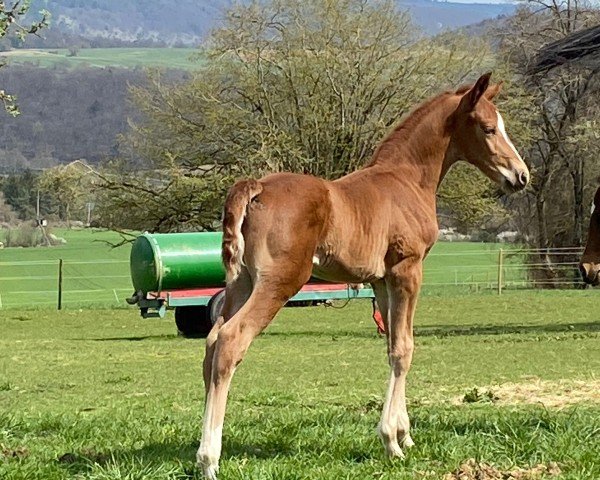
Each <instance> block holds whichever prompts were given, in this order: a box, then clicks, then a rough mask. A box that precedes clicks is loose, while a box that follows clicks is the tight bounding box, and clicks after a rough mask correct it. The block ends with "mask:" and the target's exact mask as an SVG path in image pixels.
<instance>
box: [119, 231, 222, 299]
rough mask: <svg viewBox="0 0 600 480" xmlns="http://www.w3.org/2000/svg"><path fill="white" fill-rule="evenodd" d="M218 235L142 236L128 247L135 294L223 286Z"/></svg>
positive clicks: (219, 235) (161, 234)
mask: <svg viewBox="0 0 600 480" xmlns="http://www.w3.org/2000/svg"><path fill="white" fill-rule="evenodd" d="M222 238H223V234H222V233H221V232H200V233H144V234H143V235H140V236H139V237H138V238H137V239H136V240H135V242H134V243H133V246H132V247H131V255H130V260H129V265H130V270H131V280H132V281H133V286H134V288H135V291H136V292H139V291H142V292H143V293H144V294H145V293H147V292H160V291H162V290H171V289H176V288H195V287H196V288H201V287H220V286H223V285H224V284H225V269H224V268H223V263H222V261H221V241H222Z"/></svg>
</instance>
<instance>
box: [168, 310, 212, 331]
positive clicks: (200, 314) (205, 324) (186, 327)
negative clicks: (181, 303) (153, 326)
mask: <svg viewBox="0 0 600 480" xmlns="http://www.w3.org/2000/svg"><path fill="white" fill-rule="evenodd" d="M175 324H176V325H177V330H178V331H179V333H180V334H181V335H182V336H184V337H186V338H206V337H207V336H208V334H209V333H210V330H211V328H212V322H211V321H210V318H209V309H208V306H207V305H195V306H190V307H176V308H175Z"/></svg>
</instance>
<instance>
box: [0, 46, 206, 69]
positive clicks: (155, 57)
mask: <svg viewBox="0 0 600 480" xmlns="http://www.w3.org/2000/svg"><path fill="white" fill-rule="evenodd" d="M197 54H198V50H197V49H194V48H82V49H80V50H79V51H78V52H77V55H76V56H69V51H68V50H67V49H18V50H12V51H10V52H3V53H2V54H0V59H2V60H3V61H5V62H8V63H13V64H25V63H29V64H34V65H37V66H40V67H53V66H57V65H58V66H61V65H62V66H66V67H69V68H73V67H78V66H82V67H124V68H134V67H153V68H154V67H160V68H176V69H183V70H190V69H194V68H197V67H198V65H199V63H198V60H197V59H196V60H193V61H192V57H193V56H194V55H197Z"/></svg>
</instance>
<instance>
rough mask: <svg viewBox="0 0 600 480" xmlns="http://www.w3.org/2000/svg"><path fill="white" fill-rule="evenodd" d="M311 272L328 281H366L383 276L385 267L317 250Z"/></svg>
mask: <svg viewBox="0 0 600 480" xmlns="http://www.w3.org/2000/svg"><path fill="white" fill-rule="evenodd" d="M312 274H313V276H314V277H316V278H319V279H321V280H326V281H328V282H340V283H362V282H367V283H368V282H373V281H375V280H377V279H380V278H383V276H384V274H385V267H384V265H383V264H381V265H378V264H377V263H376V262H373V261H365V260H363V261H361V260H360V259H353V261H352V262H349V261H344V259H341V258H338V257H336V256H334V255H326V254H322V253H321V254H319V253H318V252H317V254H315V256H314V257H313V270H312Z"/></svg>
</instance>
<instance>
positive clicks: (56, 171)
mask: <svg viewBox="0 0 600 480" xmlns="http://www.w3.org/2000/svg"><path fill="white" fill-rule="evenodd" d="M94 177H95V172H94V171H93V170H92V169H91V168H90V167H89V166H88V165H87V164H86V163H85V162H82V161H75V162H71V163H69V164H67V165H59V166H56V167H52V168H48V169H46V170H44V171H43V172H42V173H41V174H40V176H39V178H38V180H37V187H38V189H39V190H40V191H41V192H44V194H45V195H46V196H48V197H50V198H51V199H52V203H53V204H54V205H56V207H57V212H56V213H58V217H59V218H60V219H61V220H66V221H67V224H68V223H69V222H70V220H71V219H72V218H73V215H77V214H79V218H80V219H81V218H84V213H83V212H84V211H85V207H86V203H87V202H90V201H91V196H90V190H91V187H92V184H93V181H94Z"/></svg>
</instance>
